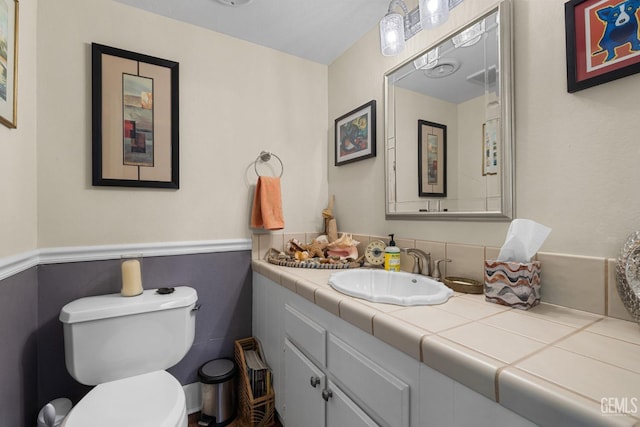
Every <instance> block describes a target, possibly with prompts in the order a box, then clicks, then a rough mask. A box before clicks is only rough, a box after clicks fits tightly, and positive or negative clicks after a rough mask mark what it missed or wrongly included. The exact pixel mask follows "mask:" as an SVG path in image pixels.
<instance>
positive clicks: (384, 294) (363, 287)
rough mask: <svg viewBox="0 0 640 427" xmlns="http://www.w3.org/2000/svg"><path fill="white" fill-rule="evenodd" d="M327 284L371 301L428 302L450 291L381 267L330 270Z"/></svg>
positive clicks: (440, 299) (430, 281)
mask: <svg viewBox="0 0 640 427" xmlns="http://www.w3.org/2000/svg"><path fill="white" fill-rule="evenodd" d="M329 285H331V287H332V288H333V289H335V290H336V291H338V292H342V293H343V294H347V295H350V296H353V297H357V298H362V299H365V300H367V301H371V302H383V303H387V304H397V305H431V304H442V303H445V302H447V300H448V299H449V297H451V295H453V291H452V290H451V289H449V288H448V287H446V286H445V285H444V284H442V283H440V282H438V281H436V280H433V279H430V278H428V277H425V276H421V275H418V274H411V273H405V272H402V271H399V272H393V271H385V270H367V269H357V270H345V271H341V272H339V273H333V274H332V275H331V276H330V277H329Z"/></svg>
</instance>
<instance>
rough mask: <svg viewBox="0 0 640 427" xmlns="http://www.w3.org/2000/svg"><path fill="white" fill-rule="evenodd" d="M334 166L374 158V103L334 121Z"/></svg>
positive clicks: (368, 103) (370, 102)
mask: <svg viewBox="0 0 640 427" xmlns="http://www.w3.org/2000/svg"><path fill="white" fill-rule="evenodd" d="M335 135H336V141H335V145H336V147H335V149H336V159H335V165H336V166H341V165H344V164H347V163H351V162H355V161H358V160H363V159H368V158H370V157H375V156H376V101H375V100H373V101H369V102H367V103H366V104H364V105H362V106H360V107H358V108H356V109H355V110H353V111H349V112H348V113H347V114H345V115H343V116H341V117H338V118H337V119H336V129H335Z"/></svg>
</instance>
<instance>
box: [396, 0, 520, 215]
mask: <svg viewBox="0 0 640 427" xmlns="http://www.w3.org/2000/svg"><path fill="white" fill-rule="evenodd" d="M496 11H497V13H498V17H499V20H500V27H499V34H500V37H499V40H498V43H499V46H498V52H499V63H500V73H499V85H500V86H499V87H500V93H501V96H500V122H501V126H500V138H501V141H502V144H501V148H502V156H501V159H500V161H501V177H500V191H501V199H502V200H501V204H500V206H501V210H500V211H477V212H473V211H468V212H465V211H460V212H415V213H414V212H401V213H398V212H390V209H389V207H390V204H391V203H392V201H391V200H390V186H391V185H392V179H391V176H390V175H391V172H392V171H394V172H395V154H394V158H391V156H390V154H389V153H390V149H395V144H396V141H395V104H394V105H391V104H392V103H393V102H395V101H394V97H393V95H391V96H390V91H391V90H392V89H393V85H390V84H389V80H390V79H389V77H390V76H391V75H392V74H393V73H394V72H395V71H397V70H399V69H400V68H402V67H403V66H405V65H406V64H407V63H410V62H412V61H413V60H415V59H417V58H418V57H420V56H423V55H425V54H426V53H427V52H428V51H429V50H431V49H433V48H434V47H436V46H438V45H439V44H441V43H443V42H445V41H446V40H449V39H451V38H452V37H453V36H454V35H456V34H458V33H460V32H461V31H462V30H464V29H465V28H467V27H468V26H470V25H472V24H473V23H475V22H476V21H479V20H481V19H483V18H485V17H487V16H488V15H491V14H492V13H495V12H496ZM513 77H514V76H513V16H512V7H511V0H502V1H501V2H499V3H498V4H497V5H494V6H492V7H491V8H490V9H489V10H488V11H486V12H484V13H481V14H480V15H479V16H477V17H476V18H474V19H473V20H471V21H469V22H467V23H466V24H465V25H463V26H462V27H460V28H457V29H456V30H454V31H453V32H451V33H449V34H447V35H446V36H444V37H442V38H441V39H439V40H437V41H436V42H435V43H433V44H431V45H429V46H427V48H426V49H424V50H421V51H420V52H419V53H417V54H416V55H414V56H412V57H410V58H409V59H407V60H406V61H403V62H402V63H401V64H399V65H397V66H396V67H394V68H392V69H391V70H389V71H387V72H386V73H385V75H384V115H385V138H384V143H385V217H386V219H417V220H487V221H508V220H511V219H512V218H514V216H515V130H514V129H515V127H514V123H513V121H514V117H515V116H514V90H513V87H514V83H513V80H514V78H513ZM393 185H395V174H394V177H393ZM394 194H395V191H394ZM425 200H426V199H425Z"/></svg>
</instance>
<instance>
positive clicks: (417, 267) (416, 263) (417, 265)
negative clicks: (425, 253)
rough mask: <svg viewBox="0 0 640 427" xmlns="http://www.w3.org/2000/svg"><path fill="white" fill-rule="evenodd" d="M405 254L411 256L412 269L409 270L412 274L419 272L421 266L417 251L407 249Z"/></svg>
mask: <svg viewBox="0 0 640 427" xmlns="http://www.w3.org/2000/svg"><path fill="white" fill-rule="evenodd" d="M407 255H411V257H412V258H413V269H412V270H411V272H412V273H413V274H420V272H421V271H422V266H421V265H420V263H421V261H420V256H419V255H418V254H417V253H415V252H410V251H407Z"/></svg>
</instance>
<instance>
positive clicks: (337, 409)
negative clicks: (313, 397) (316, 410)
mask: <svg viewBox="0 0 640 427" xmlns="http://www.w3.org/2000/svg"><path fill="white" fill-rule="evenodd" d="M327 389H328V390H329V391H330V392H331V397H329V400H328V401H327V427H346V426H349V427H377V426H378V424H376V423H375V422H374V421H373V420H372V419H371V418H369V416H368V415H367V414H365V413H364V411H363V410H362V409H360V408H359V407H358V405H356V404H355V403H353V401H352V400H351V399H349V397H347V395H346V394H344V393H343V392H342V391H341V390H340V389H339V388H338V387H337V386H336V385H335V384H334V383H333V382H331V381H329V384H328V386H327ZM325 393H327V392H325Z"/></svg>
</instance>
